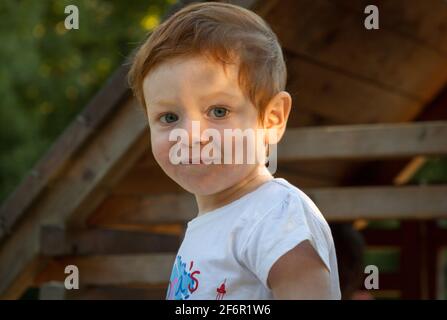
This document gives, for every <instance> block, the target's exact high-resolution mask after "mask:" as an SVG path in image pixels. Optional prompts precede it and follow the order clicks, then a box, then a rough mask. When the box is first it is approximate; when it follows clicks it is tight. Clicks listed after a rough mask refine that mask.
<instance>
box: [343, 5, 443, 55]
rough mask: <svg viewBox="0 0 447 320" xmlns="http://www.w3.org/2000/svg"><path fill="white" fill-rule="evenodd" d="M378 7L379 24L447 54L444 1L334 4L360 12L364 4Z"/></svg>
mask: <svg viewBox="0 0 447 320" xmlns="http://www.w3.org/2000/svg"><path fill="white" fill-rule="evenodd" d="M370 4H375V5H377V7H378V8H379V11H380V27H381V28H383V29H386V30H390V31H391V32H393V33H397V34H399V35H401V36H402V37H406V38H408V39H411V40H413V41H414V42H417V43H420V44H421V45H423V46H426V47H427V48H430V49H432V50H434V51H438V52H439V53H440V54H443V55H444V56H447V32H446V30H447V14H446V11H447V3H446V2H445V1H444V0H425V1H412V2H411V3H410V2H408V1H406V0H393V1H380V0H358V1H350V0H338V1H336V4H335V5H336V6H337V7H340V8H343V9H345V8H346V10H350V11H353V13H354V14H358V15H363V14H364V13H363V12H364V9H365V7H366V6H367V5H370Z"/></svg>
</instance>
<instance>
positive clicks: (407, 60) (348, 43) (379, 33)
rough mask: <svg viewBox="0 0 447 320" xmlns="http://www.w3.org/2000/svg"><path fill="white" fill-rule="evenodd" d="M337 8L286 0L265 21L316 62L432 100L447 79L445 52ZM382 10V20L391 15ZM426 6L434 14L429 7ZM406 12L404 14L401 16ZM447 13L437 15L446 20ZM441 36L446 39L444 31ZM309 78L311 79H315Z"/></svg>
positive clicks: (321, 0)
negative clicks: (374, 27) (375, 27)
mask: <svg viewBox="0 0 447 320" xmlns="http://www.w3.org/2000/svg"><path fill="white" fill-rule="evenodd" d="M344 2H346V1H344ZM399 3H400V4H401V6H406V7H410V6H412V3H411V4H409V3H407V2H405V3H404V2H403V1H399ZM338 4H339V1H327V0H301V1H294V0H284V1H281V5H278V6H276V7H275V8H274V9H273V10H271V11H270V12H269V14H268V16H267V17H266V19H267V21H268V22H269V23H270V24H271V25H272V28H273V29H274V31H276V33H277V35H278V37H279V38H280V39H281V43H282V45H283V47H284V48H286V49H287V50H290V51H293V52H295V53H297V54H298V55H299V56H300V57H301V58H302V59H306V60H308V61H312V62H313V63H314V64H318V65H321V66H325V67H326V68H328V69H333V70H337V71H338V72H339V73H342V74H345V75H347V76H350V77H351V78H353V79H354V78H355V79H357V80H358V81H361V82H364V83H369V84H371V85H373V86H376V87H380V88H382V89H384V90H386V91H389V92H395V93H397V94H399V95H402V96H405V97H409V98H413V99H415V100H420V101H428V100H429V99H431V97H432V96H434V95H435V94H436V93H437V92H438V91H439V90H440V89H441V87H442V86H443V85H444V83H445V81H446V79H447V71H446V70H447V60H446V59H445V53H442V52H439V51H437V50H433V48H432V47H431V46H430V47H429V46H427V45H426V44H425V43H423V42H421V41H418V40H415V39H414V37H409V36H408V35H403V34H402V32H394V30H392V29H387V28H386V27H385V26H383V27H382V28H380V29H378V30H367V29H366V28H365V27H364V26H363V21H364V19H365V16H366V15H365V14H364V13H363V12H361V11H352V10H345V9H344V7H343V6H341V5H338ZM379 7H380V8H381V9H380V10H381V11H380V15H381V16H384V15H385V16H386V15H387V14H390V12H387V11H386V10H387V9H388V8H389V6H381V5H379ZM394 7H399V6H398V5H394ZM425 7H426V8H427V11H428V10H430V9H431V10H433V8H431V5H430V4H429V3H426V4H425ZM406 12H407V11H406V10H402V12H399V16H401V15H402V14H405V13H406ZM446 12H447V11H446V10H443V11H441V12H433V14H435V15H438V16H439V17H444V19H447V13H446ZM391 14H392V13H391ZM390 19H394V16H392V17H388V20H390ZM410 19H423V18H419V17H412V18H410ZM414 23H420V21H418V20H416V21H414ZM440 33H441V34H442V35H443V37H444V39H445V37H446V36H445V32H440ZM304 76H305V79H307V78H308V76H310V75H308V74H305V75H304ZM426 79H430V81H427V80H426ZM365 112H367V110H366V109H365ZM349 116H354V117H355V116H356V115H355V114H353V115H351V114H349Z"/></svg>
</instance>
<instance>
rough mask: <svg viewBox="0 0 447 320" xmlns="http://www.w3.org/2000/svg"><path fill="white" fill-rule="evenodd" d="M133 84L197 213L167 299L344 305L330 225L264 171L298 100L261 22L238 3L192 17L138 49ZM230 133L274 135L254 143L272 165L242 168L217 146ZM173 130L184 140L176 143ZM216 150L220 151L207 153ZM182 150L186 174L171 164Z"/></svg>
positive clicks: (157, 149) (199, 8)
mask: <svg viewBox="0 0 447 320" xmlns="http://www.w3.org/2000/svg"><path fill="white" fill-rule="evenodd" d="M129 82H130V85H131V87H132V89H133V90H134V93H135V95H136V96H137V98H138V99H139V101H140V103H141V105H142V106H144V109H145V112H146V115H147V119H148V122H149V127H150V133H151V145H152V152H153V154H154V157H155V159H156V161H157V162H158V164H159V165H160V167H161V168H162V169H163V171H164V172H165V173H166V174H167V175H168V176H169V177H170V178H172V179H173V180H174V181H175V182H177V183H178V184H179V185H180V186H182V187H183V188H184V189H185V190H187V191H188V192H191V193H193V194H194V195H195V198H196V201H197V206H198V209H199V212H198V215H197V217H195V218H194V219H192V220H191V221H189V222H188V224H187V229H186V232H185V237H184V239H183V242H182V244H181V246H180V248H179V251H178V253H177V256H176V259H175V261H174V266H173V269H172V273H171V277H170V282H169V287H168V288H167V294H166V299H340V288H339V280H338V270H337V260H336V253H335V248H334V243H333V239H332V235H331V231H330V228H329V226H328V224H327V222H326V221H325V219H324V218H323V216H322V215H321V213H320V211H319V210H318V208H317V207H316V206H315V204H314V203H313V202H312V201H311V200H310V199H309V198H308V197H307V196H306V195H305V194H304V193H303V192H302V191H301V190H300V189H298V188H297V187H295V186H293V185H291V184H290V183H289V182H288V181H286V180H285V179H283V178H274V177H273V176H272V174H271V173H270V172H269V170H268V168H267V166H266V162H265V160H266V156H265V153H264V152H266V151H267V146H268V145H276V144H277V143H278V142H279V140H280V139H281V137H282V136H283V134H284V131H285V129H286V124H287V119H288V116H289V113H290V109H291V104H292V99H291V96H290V94H289V93H287V92H286V91H284V89H285V85H286V66H285V61H284V58H283V54H282V50H281V47H280V45H279V42H278V39H277V37H276V35H275V34H274V33H273V31H272V30H271V29H270V27H269V26H268V25H267V24H266V23H265V21H264V20H263V19H262V18H261V17H259V16H258V15H256V14H255V13H253V12H251V11H249V10H246V9H244V8H241V7H238V6H235V5H231V4H225V3H215V2H207V3H195V4H192V5H189V6H186V7H184V8H183V9H182V10H180V11H178V12H177V13H175V14H174V15H172V16H171V17H170V18H168V19H167V20H166V21H165V22H163V23H162V24H161V25H160V26H158V27H157V28H156V30H154V31H153V33H152V34H151V35H150V37H149V38H148V39H147V40H146V42H145V43H144V44H143V45H142V46H141V47H140V48H139V49H138V51H137V53H136V55H135V57H134V59H133V61H132V66H131V69H130V72H129ZM197 125H199V126H200V128H198V126H197ZM225 130H235V131H237V130H248V131H250V130H251V131H258V132H259V131H262V132H267V131H268V132H274V133H275V134H274V135H271V134H269V135H263V136H261V139H258V141H257V142H259V141H262V142H261V143H259V144H257V146H261V147H260V148H261V152H260V153H257V155H259V154H263V155H264V158H262V157H261V159H260V160H259V158H257V159H258V160H259V161H255V162H254V163H253V162H249V161H246V162H243V163H237V161H235V159H234V157H233V154H234V153H235V151H236V152H237V151H238V150H237V148H236V147H235V146H234V145H233V140H231V145H230V148H228V145H227V144H226V142H227V141H224V142H222V141H219V139H217V138H216V137H219V136H220V137H222V136H225V132H226V131H225ZM174 131H180V132H185V133H186V135H187V139H186V140H187V141H184V140H181V142H180V143H178V142H177V141H176V139H172V133H173V132H174ZM205 132H206V134H205ZM210 132H211V133H212V134H210ZM216 134H217V135H216ZM211 136H212V139H211V138H210V137H211ZM266 145H267V146H266ZM209 146H213V148H212V149H211V151H212V152H208V153H206V152H203V151H204V150H210V149H209V148H208V147H209ZM243 148H244V150H245V149H248V143H247V141H244V143H243ZM179 150H180V151H181V152H180V153H181V154H182V155H183V156H180V158H181V159H182V161H181V162H180V163H179V162H178V161H173V159H174V155H176V154H178V151H179ZM194 150H199V153H197V152H195V151H194ZM190 151H191V152H192V153H190ZM200 151H202V152H200ZM258 151H259V150H258ZM185 152H186V153H185ZM185 154H186V156H185ZM228 154H229V155H230V156H229V157H228V158H227V157H226V156H227V155H228ZM223 157H225V159H230V160H231V161H230V162H228V161H225V162H224V163H222V161H221V160H222V159H223ZM216 159H219V161H216ZM210 161H213V162H212V163H210Z"/></svg>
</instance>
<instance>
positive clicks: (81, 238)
mask: <svg viewBox="0 0 447 320" xmlns="http://www.w3.org/2000/svg"><path fill="white" fill-rule="evenodd" d="M180 243H181V239H180V237H179V236H174V235H166V234H155V233H148V232H141V231H123V230H107V229H85V230H65V229H64V228H62V227H59V226H44V227H42V230H41V238H40V248H41V254H43V255H47V256H61V255H102V254H137V253H141V254H143V253H161V252H176V251H177V250H178V248H179V247H180Z"/></svg>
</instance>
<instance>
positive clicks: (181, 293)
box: [166, 255, 200, 300]
mask: <svg viewBox="0 0 447 320" xmlns="http://www.w3.org/2000/svg"><path fill="white" fill-rule="evenodd" d="M193 265H194V261H192V260H191V262H190V264H189V269H188V270H186V262H183V261H182V257H181V256H180V255H177V257H176V260H175V263H174V267H173V268H172V273H171V278H170V280H169V285H168V292H167V294H166V300H186V299H188V298H189V297H190V296H191V294H192V293H193V292H194V291H196V290H197V289H198V287H199V279H198V278H197V275H199V274H200V271H199V270H195V271H193Z"/></svg>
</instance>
